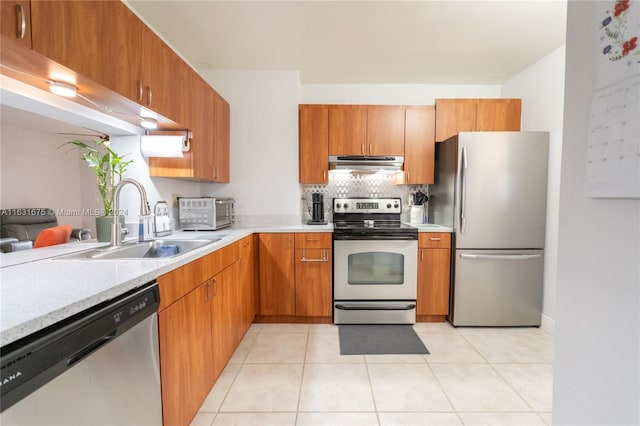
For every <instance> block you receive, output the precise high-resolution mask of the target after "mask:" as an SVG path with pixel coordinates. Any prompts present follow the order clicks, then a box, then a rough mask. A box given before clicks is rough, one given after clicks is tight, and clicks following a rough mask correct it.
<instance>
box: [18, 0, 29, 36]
mask: <svg viewBox="0 0 640 426" xmlns="http://www.w3.org/2000/svg"><path fill="white" fill-rule="evenodd" d="M16 25H17V26H16V37H18V38H19V39H23V38H24V35H25V34H26V32H27V18H26V17H25V15H24V6H23V5H21V4H16Z"/></svg>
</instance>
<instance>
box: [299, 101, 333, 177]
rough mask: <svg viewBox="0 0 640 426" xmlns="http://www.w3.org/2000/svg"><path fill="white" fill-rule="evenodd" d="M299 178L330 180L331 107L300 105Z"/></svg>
mask: <svg viewBox="0 0 640 426" xmlns="http://www.w3.org/2000/svg"><path fill="white" fill-rule="evenodd" d="M298 125H299V137H298V144H299V146H298V155H299V160H298V165H299V171H298V172H299V174H298V180H299V181H300V183H328V182H329V108H326V107H321V108H314V107H300V108H299V123H298Z"/></svg>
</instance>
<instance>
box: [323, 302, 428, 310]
mask: <svg viewBox="0 0 640 426" xmlns="http://www.w3.org/2000/svg"><path fill="white" fill-rule="evenodd" d="M335 307H336V309H340V310H343V311H410V310H412V309H415V308H416V304H415V303H410V304H408V305H402V306H346V305H341V304H336V305H335Z"/></svg>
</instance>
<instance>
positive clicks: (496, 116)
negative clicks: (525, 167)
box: [436, 99, 522, 142]
mask: <svg viewBox="0 0 640 426" xmlns="http://www.w3.org/2000/svg"><path fill="white" fill-rule="evenodd" d="M521 106H522V100H521V99H436V142H442V141H443V140H445V139H448V138H450V137H451V136H454V135H456V134H458V133H459V132H474V131H478V132H486V131H519V130H520V117H521Z"/></svg>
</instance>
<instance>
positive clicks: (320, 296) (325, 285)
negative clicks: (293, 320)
mask: <svg viewBox="0 0 640 426" xmlns="http://www.w3.org/2000/svg"><path fill="white" fill-rule="evenodd" d="M295 256H296V265H295V271H296V292H295V298H296V307H295V314H296V316H313V317H330V316H331V314H332V311H333V307H332V298H331V297H332V293H331V290H332V289H331V274H332V270H333V267H332V259H333V258H332V253H331V249H296V255H295Z"/></svg>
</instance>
